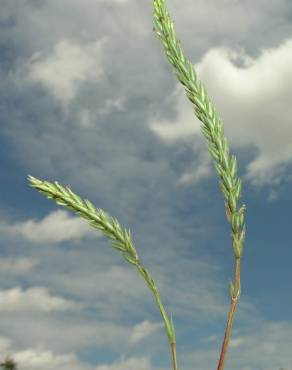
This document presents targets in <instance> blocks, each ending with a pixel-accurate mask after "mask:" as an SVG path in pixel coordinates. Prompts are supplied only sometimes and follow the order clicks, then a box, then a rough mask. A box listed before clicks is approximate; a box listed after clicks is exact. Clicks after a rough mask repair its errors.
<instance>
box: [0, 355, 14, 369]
mask: <svg viewBox="0 0 292 370" xmlns="http://www.w3.org/2000/svg"><path fill="white" fill-rule="evenodd" d="M0 367H2V369H5V370H17V364H16V362H15V361H14V360H13V359H12V358H9V357H7V358H6V359H5V361H4V362H1V363H0Z"/></svg>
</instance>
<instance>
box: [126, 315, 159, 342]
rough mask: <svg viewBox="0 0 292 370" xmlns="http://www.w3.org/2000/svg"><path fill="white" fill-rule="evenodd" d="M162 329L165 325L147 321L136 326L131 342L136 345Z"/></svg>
mask: <svg viewBox="0 0 292 370" xmlns="http://www.w3.org/2000/svg"><path fill="white" fill-rule="evenodd" d="M162 327H163V323H151V322H149V321H147V320H145V321H143V322H141V323H140V324H137V325H135V326H134V328H133V331H132V334H131V336H130V339H129V342H130V343H131V344H136V343H138V342H140V341H141V340H142V339H143V338H145V337H148V336H149V335H151V334H152V333H154V332H155V331H157V330H158V329H160V328H162Z"/></svg>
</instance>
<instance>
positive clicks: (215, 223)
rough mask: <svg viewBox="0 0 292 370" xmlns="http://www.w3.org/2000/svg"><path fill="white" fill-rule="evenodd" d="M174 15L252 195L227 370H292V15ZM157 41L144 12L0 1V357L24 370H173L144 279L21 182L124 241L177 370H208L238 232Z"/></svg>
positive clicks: (125, 6) (224, 5) (181, 5)
mask: <svg viewBox="0 0 292 370" xmlns="http://www.w3.org/2000/svg"><path fill="white" fill-rule="evenodd" d="M167 6H168V9H169V11H170V13H171V15H172V17H173V19H174V22H175V26H176V30H177V34H178V38H179V39H180V40H181V42H182V46H183V48H184V50H185V52H186V54H187V56H188V58H189V59H190V60H191V61H192V62H193V64H194V65H195V69H196V71H197V74H198V77H199V79H201V80H202V81H203V82H204V84H205V86H206V88H207V91H208V94H209V96H210V97H211V99H212V101H213V102H214V105H215V107H216V109H217V111H218V112H219V114H220V116H221V117H222V119H223V122H224V125H225V126H224V127H225V133H226V136H227V137H228V139H229V142H230V146H231V150H232V152H233V153H234V154H235V155H236V157H237V160H238V167H239V175H240V176H241V177H242V180H243V191H242V196H243V202H244V203H245V204H246V206H247V211H246V225H247V237H246V242H245V249H244V255H243V261H242V279H241V281H242V297H241V301H240V304H239V306H238V311H237V315H236V318H235V322H234V330H233V334H232V340H231V342H230V348H229V352H228V358H227V362H226V370H227V369H233V370H279V369H280V368H283V369H285V370H292V356H291V343H292V321H291V305H292V294H291V284H290V282H291V278H292V273H291V260H292V252H291V237H290V229H291V217H290V214H291V211H290V210H291V209H292V197H291V192H290V189H291V185H292V184H291V183H292V166H291V163H292V145H291V144H292V126H291V116H292V107H291V98H292V89H291V86H292V78H291V76H292V74H291V65H292V39H291V38H290V35H291V31H292V23H291V14H292V4H291V3H290V2H288V1H284V0H270V1H268V2H267V1H262V0H253V1H251V0H245V1H235V0H204V1H199V0H183V1H174V0H169V1H168V2H167ZM152 27H153V19H152V4H151V2H150V1H139V2H138V1H134V0H106V1H105V0H62V1H61V2H60V1H59V0H50V1H49V0H44V1H37V0H26V1H23V2H19V1H17V0H2V1H1V14H0V77H1V84H0V123H1V124H0V130H1V131H0V140H1V141H0V153H1V155H0V161H1V174H0V177H1V195H0V196H1V208H0V213H1V214H0V216H1V217H0V231H1V233H0V317H1V319H0V353H1V356H5V355H12V356H13V357H14V358H15V359H16V361H17V362H18V364H19V368H20V370H36V369H38V370H52V369H54V370H69V369H70V370H166V369H170V368H171V362H170V353H169V348H168V342H167V338H166V335H165V332H164V330H163V327H162V323H161V318H160V315H159V312H158V309H157V308H156V306H155V304H154V301H153V297H152V295H151V293H150V291H149V290H148V288H147V287H146V286H145V285H144V282H143V281H142V278H141V277H140V276H138V274H137V272H136V271H135V270H134V269H133V267H132V266H131V265H128V264H127V263H126V262H125V261H124V260H122V258H121V256H120V255H119V254H118V253H117V251H115V250H113V249H112V248H111V247H110V245H109V244H108V242H107V240H105V239H104V237H102V235H101V234H100V233H99V232H98V231H96V230H95V229H91V228H90V227H89V226H88V225H87V224H86V222H85V221H84V220H81V219H79V218H78V217H76V216H74V215H73V214H71V213H70V212H69V211H66V210H65V209H63V208H62V207H60V206H57V205H56V204H55V203H54V202H52V201H50V200H48V199H46V198H45V197H44V196H42V195H40V194H39V193H38V192H37V191H36V190H35V189H32V188H30V187H29V185H28V181H27V175H28V174H31V175H33V176H34V177H37V178H39V179H42V180H48V181H54V180H57V181H59V182H60V183H61V184H63V185H70V187H71V188H72V190H73V191H75V192H76V193H77V194H79V195H80V196H82V197H84V198H88V199H90V200H91V201H92V202H93V203H94V204H95V205H96V206H97V207H99V208H103V209H104V210H105V211H107V212H109V213H110V214H112V215H113V216H115V217H117V218H118V219H119V221H120V223H121V224H122V225H123V226H124V227H127V228H130V229H131V231H132V234H133V239H134V243H135V245H136V248H137V251H138V253H139V255H140V258H141V260H142V261H143V263H144V265H145V266H146V267H147V268H148V269H149V270H150V272H151V273H152V275H153V276H154V278H155V280H156V282H157V285H158V287H159V289H160V292H161V296H162V299H163V302H164V304H165V307H166V309H167V311H168V312H171V313H172V314H173V316H174V323H175V327H176V333H177V348H178V362H179V367H180V369H183V370H207V369H208V370H209V369H211V368H216V365H217V360H218V356H219V351H220V347H221V342H222V337H223V333H224V328H225V322H226V315H227V311H228V305H229V294H228V279H229V277H232V276H233V263H234V261H233V252H232V248H231V238H230V227H229V224H228V223H227V220H226V218H225V211H224V203H223V197H222V195H221V193H220V190H219V186H218V179H217V177H216V174H215V171H214V169H213V164H212V162H211V159H210V158H209V155H208V152H207V148H206V143H205V141H204V139H203V137H202V135H201V133H200V130H199V127H200V123H199V121H198V119H197V118H196V117H195V115H194V114H193V111H192V105H191V104H190V102H189V101H188V100H187V98H186V96H185V94H184V90H183V87H182V86H181V85H180V84H179V83H178V81H177V80H176V77H175V75H174V73H173V70H172V66H171V65H170V64H169V63H168V61H167V59H166V57H165V55H164V52H163V49H162V46H161V44H160V42H159V40H158V38H157V37H156V35H155V34H154V32H153V30H152Z"/></svg>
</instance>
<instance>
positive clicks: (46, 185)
mask: <svg viewBox="0 0 292 370" xmlns="http://www.w3.org/2000/svg"><path fill="white" fill-rule="evenodd" d="M28 180H29V182H30V184H31V186H32V187H34V188H36V189H37V190H39V192H40V193H42V194H44V195H45V196H46V197H47V198H51V199H54V200H55V201H56V203H57V204H59V205H62V206H64V207H66V208H68V209H70V210H71V211H73V212H75V213H76V214H77V215H79V216H81V217H82V218H85V219H86V220H88V221H89V223H90V225H91V226H93V227H94V228H96V229H98V230H100V231H102V232H103V234H104V235H105V236H106V237H107V238H108V239H109V240H110V241H111V245H112V247H113V248H115V249H117V250H118V251H119V252H120V253H121V254H122V256H123V257H124V259H125V260H126V261H128V262H129V263H130V264H131V265H134V266H135V267H136V268H137V270H138V272H139V274H140V275H141V276H142V277H143V279H144V281H145V282H146V284H147V285H148V287H149V288H150V290H151V292H152V293H153V295H154V298H155V300H156V303H157V305H158V308H159V311H160V314H161V316H162V319H163V322H164V327H165V330H166V334H167V337H168V341H169V344H170V348H171V353H172V362H173V370H177V362H176V351H175V346H176V344H175V330H174V325H173V320H172V317H171V319H170V320H169V318H168V316H167V314H166V311H165V309H164V307H163V304H162V301H161V297H160V293H159V291H158V288H157V286H156V283H155V281H154V280H153V278H152V276H151V275H150V273H149V271H148V270H147V269H146V268H145V267H144V266H143V265H142V263H141V260H140V259H139V256H138V253H137V251H136V248H135V246H134V244H133V241H132V235H131V232H130V230H127V229H122V227H121V225H120V223H119V221H118V220H117V219H116V218H114V217H111V216H110V215H108V214H107V213H106V212H104V211H103V210H102V209H100V208H96V207H95V206H94V205H93V204H92V203H91V202H90V201H89V200H88V199H85V200H83V199H81V198H80V197H79V196H78V195H77V194H75V193H74V192H73V191H72V190H71V189H70V188H69V187H68V186H66V187H64V186H62V185H60V184H59V183H58V182H57V181H55V182H54V183H50V182H48V181H41V180H38V179H36V178H35V177H33V176H30V175H29V176H28Z"/></svg>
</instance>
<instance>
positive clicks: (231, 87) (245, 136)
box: [150, 40, 292, 185]
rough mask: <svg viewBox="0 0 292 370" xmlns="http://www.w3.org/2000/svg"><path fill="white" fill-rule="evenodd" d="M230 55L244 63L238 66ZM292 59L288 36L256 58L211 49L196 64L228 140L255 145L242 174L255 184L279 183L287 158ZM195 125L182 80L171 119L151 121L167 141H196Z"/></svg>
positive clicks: (290, 153)
mask: <svg viewBox="0 0 292 370" xmlns="http://www.w3.org/2000/svg"><path fill="white" fill-rule="evenodd" d="M235 60H237V61H238V60H240V61H241V62H242V64H243V66H244V67H237V66H236V65H235V64H234V61H235ZM291 65H292V40H287V41H286V42H284V43H282V44H281V45H279V46H278V47H277V48H274V49H266V50H263V52H262V54H261V55H260V56H259V57H258V58H256V59H252V58H250V57H249V56H247V55H246V54H245V52H244V51H243V50H242V49H239V50H236V51H235V50H233V51H232V50H229V49H226V48H215V49H211V50H209V51H208V52H207V53H206V54H205V55H204V57H203V58H202V60H201V62H200V63H198V64H197V65H196V66H195V69H196V71H197V74H198V78H199V79H200V80H202V81H203V83H204V85H205V86H206V88H207V92H208V94H209V96H210V98H211V100H212V101H213V102H214V105H215V107H216V109H217V111H218V112H219V115H220V117H221V118H222V119H223V121H224V126H225V132H226V136H227V137H228V139H229V142H230V143H231V146H232V147H233V148H235V147H238V148H239V147H242V148H247V149H250V148H251V149H254V150H255V151H257V153H256V156H255V158H254V159H252V161H251V162H250V163H249V164H248V166H247V172H246V179H247V180H249V181H250V182H251V183H253V184H254V185H263V184H264V183H268V184H278V183H279V182H280V180H281V179H283V178H284V176H285V174H284V166H285V165H286V164H288V163H290V162H291V160H292V146H291V137H292V126H291V117H292V107H291V104H290V101H291V98H292V92H291V84H292V77H291V76H292V74H291V68H292V67H291ZM199 127H200V121H199V120H198V119H197V118H196V117H195V114H194V113H193V110H192V104H191V103H190V102H189V101H188V100H187V97H186V96H185V92H184V90H183V87H182V86H181V85H180V95H179V96H178V99H177V119H176V120H175V122H171V123H170V122H168V121H159V122H158V121H157V120H154V121H153V122H152V123H151V124H150V128H151V129H152V130H153V131H154V132H155V133H156V134H157V135H158V136H159V137H160V138H161V139H162V140H164V141H165V142H166V143H175V142H177V141H178V140H180V141H181V140H187V141H188V140H193V141H195V140H197V139H196V138H195V135H199ZM200 135H201V134H200ZM203 150H204V151H205V150H206V148H204V149H203Z"/></svg>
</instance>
